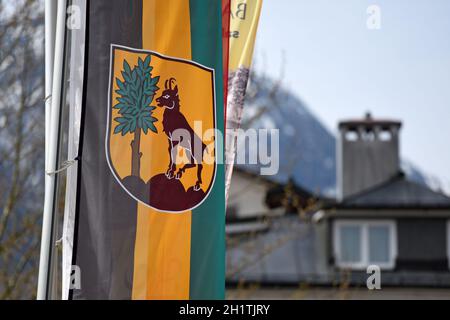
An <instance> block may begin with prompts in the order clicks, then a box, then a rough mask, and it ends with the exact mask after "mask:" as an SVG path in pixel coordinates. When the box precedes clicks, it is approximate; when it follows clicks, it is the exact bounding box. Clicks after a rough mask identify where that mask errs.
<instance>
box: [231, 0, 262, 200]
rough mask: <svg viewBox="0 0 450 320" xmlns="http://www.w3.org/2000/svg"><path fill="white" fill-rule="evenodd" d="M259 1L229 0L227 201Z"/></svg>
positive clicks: (251, 55)
mask: <svg viewBox="0 0 450 320" xmlns="http://www.w3.org/2000/svg"><path fill="white" fill-rule="evenodd" d="M261 7H262V0H231V2H230V15H231V19H230V40H229V65H228V92H227V104H226V142H225V143H226V145H225V158H226V161H225V192H226V199H228V190H229V188H230V183H231V176H232V174H233V164H234V159H235V156H236V142H237V132H236V131H237V129H239V128H240V125H241V119H242V113H243V110H244V97H245V92H246V88H247V82H248V79H249V76H250V66H251V63H252V57H253V48H254V44H255V39H256V31H257V28H258V22H259V16H260V13H261Z"/></svg>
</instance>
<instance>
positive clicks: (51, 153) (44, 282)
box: [37, 0, 67, 300]
mask: <svg viewBox="0 0 450 320" xmlns="http://www.w3.org/2000/svg"><path fill="white" fill-rule="evenodd" d="M56 3H58V6H57V8H56ZM66 4H67V0H58V1H56V0H46V1H45V19H46V21H45V37H46V40H45V54H46V57H45V58H46V59H45V62H46V67H45V73H46V74H45V77H46V81H45V85H46V103H45V107H46V110H45V115H46V119H45V120H46V123H45V124H46V131H45V133H46V137H45V147H46V151H45V171H46V174H45V200H44V213H43V221H42V236H41V254H40V260H39V279H38V292H37V298H38V299H39V300H45V299H49V298H50V297H51V296H52V295H51V289H52V284H51V281H52V278H53V277H52V265H53V261H52V260H53V257H54V251H55V239H54V234H53V233H54V226H55V222H56V219H55V218H56V217H55V209H56V204H55V202H56V191H57V183H56V182H57V175H56V174H53V173H54V172H55V171H56V170H57V165H58V145H59V122H60V112H61V101H62V94H61V92H62V90H61V88H62V81H63V68H64V45H65V20H66ZM55 12H56V13H57V14H56V32H55V30H54V26H55ZM54 34H55V36H54V37H53V35H54ZM53 39H54V41H53ZM53 48H54V50H53ZM53 52H54V57H53ZM53 58H54V60H53ZM53 62H54V63H53ZM50 88H51V91H50ZM50 96H51V98H49V97H50Z"/></svg>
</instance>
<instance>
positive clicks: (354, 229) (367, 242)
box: [333, 220, 450, 270]
mask: <svg viewBox="0 0 450 320" xmlns="http://www.w3.org/2000/svg"><path fill="white" fill-rule="evenodd" d="M449 226H450V224H449ZM333 235H334V241H333V247H334V256H335V258H336V264H337V266H338V267H341V268H351V269H361V270H362V269H365V268H367V266H369V265H371V264H375V265H378V266H379V267H380V268H383V269H392V268H394V266H395V258H396V256H397V235H396V228H395V222H394V221H388V220H373V221H360V220H337V221H335V222H334V229H333Z"/></svg>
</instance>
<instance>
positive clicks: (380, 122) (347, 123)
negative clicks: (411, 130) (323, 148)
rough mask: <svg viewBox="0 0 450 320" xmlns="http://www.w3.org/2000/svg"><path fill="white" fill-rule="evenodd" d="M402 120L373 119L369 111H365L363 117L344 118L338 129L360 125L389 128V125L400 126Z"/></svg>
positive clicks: (354, 127) (355, 127) (353, 127)
mask: <svg viewBox="0 0 450 320" xmlns="http://www.w3.org/2000/svg"><path fill="white" fill-rule="evenodd" d="M401 125H402V122H401V121H399V120H394V119H382V118H379V119H374V118H373V117H372V114H371V112H370V111H368V112H366V114H365V117H364V118H362V119H346V120H342V121H340V122H339V129H342V128H347V129H357V128H358V127H360V126H363V127H366V128H367V127H374V126H379V127H381V128H382V129H389V128H390V127H392V126H394V127H399V128H400V127H401Z"/></svg>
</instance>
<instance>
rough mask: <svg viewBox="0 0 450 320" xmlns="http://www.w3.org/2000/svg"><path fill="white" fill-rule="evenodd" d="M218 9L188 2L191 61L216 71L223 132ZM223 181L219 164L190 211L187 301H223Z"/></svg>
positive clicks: (201, 0)
mask: <svg viewBox="0 0 450 320" xmlns="http://www.w3.org/2000/svg"><path fill="white" fill-rule="evenodd" d="M221 6H222V5H221V0H190V16H191V47H192V60H193V61H195V62H198V63H201V64H203V65H205V66H207V67H210V68H213V69H214V70H215V82H216V119H217V120H216V121H217V129H218V130H219V131H221V132H222V133H223V132H224V127H223V125H224V119H223V114H224V111H223V80H222V79H223V78H222V12H221ZM222 154H223V152H222ZM220 162H221V163H223V161H220ZM224 178H225V177H224V166H223V164H218V165H217V173H216V180H215V183H214V187H213V189H212V190H211V193H210V194H209V197H208V198H207V199H206V201H205V202H204V203H203V204H202V205H201V206H200V207H199V208H197V209H195V210H193V212H192V227H191V235H192V238H191V274H190V299H224V298H225V185H224V181H225V179H224Z"/></svg>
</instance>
